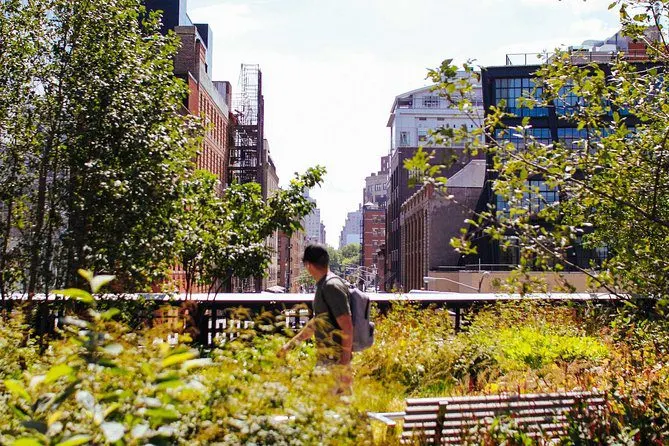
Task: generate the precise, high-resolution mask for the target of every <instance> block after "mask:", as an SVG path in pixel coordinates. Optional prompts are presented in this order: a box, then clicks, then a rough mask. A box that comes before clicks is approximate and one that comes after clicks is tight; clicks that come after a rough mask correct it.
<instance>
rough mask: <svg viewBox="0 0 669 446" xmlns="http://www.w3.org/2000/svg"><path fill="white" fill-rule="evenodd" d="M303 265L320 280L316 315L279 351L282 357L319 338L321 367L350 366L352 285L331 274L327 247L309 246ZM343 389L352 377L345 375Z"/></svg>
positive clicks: (346, 388) (317, 346)
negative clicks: (306, 342)
mask: <svg viewBox="0 0 669 446" xmlns="http://www.w3.org/2000/svg"><path fill="white" fill-rule="evenodd" d="M302 262H303V263H304V267H305V268H306V270H307V272H308V273H309V274H310V275H311V277H313V278H314V280H315V281H316V293H315V295H314V303H313V314H314V318H313V319H312V320H310V321H309V322H308V323H307V324H306V325H305V326H304V328H303V329H302V330H301V331H300V332H299V333H298V334H297V335H295V337H293V338H292V339H291V340H290V341H289V342H287V343H286V344H285V345H284V346H283V347H282V348H281V350H280V351H279V353H278V355H279V357H282V356H285V354H286V353H287V352H288V350H290V349H292V348H293V347H295V346H296V345H297V344H299V343H300V342H302V341H305V340H307V339H309V338H310V337H311V336H314V337H315V341H316V352H317V357H318V364H319V365H321V366H325V367H329V366H335V365H340V366H346V367H345V368H346V369H348V367H349V364H350V362H351V355H352V353H351V352H352V347H353V320H352V318H351V308H350V306H349V291H348V286H347V285H346V283H345V282H344V280H343V279H342V278H340V277H339V276H337V275H336V274H334V273H332V272H331V271H330V256H329V254H328V252H327V250H326V249H325V247H324V246H321V245H309V246H307V247H306V248H305V250H304V256H303V257H302ZM340 381H341V384H342V387H343V389H342V387H340V389H338V392H341V391H342V390H349V388H350V384H351V375H350V372H348V370H346V371H345V372H344V373H342V374H341V377H340Z"/></svg>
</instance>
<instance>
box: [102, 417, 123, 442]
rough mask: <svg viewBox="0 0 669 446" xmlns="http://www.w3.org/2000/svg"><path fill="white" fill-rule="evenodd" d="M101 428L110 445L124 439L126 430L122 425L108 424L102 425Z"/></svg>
mask: <svg viewBox="0 0 669 446" xmlns="http://www.w3.org/2000/svg"><path fill="white" fill-rule="evenodd" d="M100 428H101V429H102V433H103V434H104V435H105V439H107V441H108V442H110V443H114V442H115V441H118V440H120V439H121V438H123V434H125V428H124V427H123V425H122V424H121V423H116V422H106V423H102V425H101V426H100Z"/></svg>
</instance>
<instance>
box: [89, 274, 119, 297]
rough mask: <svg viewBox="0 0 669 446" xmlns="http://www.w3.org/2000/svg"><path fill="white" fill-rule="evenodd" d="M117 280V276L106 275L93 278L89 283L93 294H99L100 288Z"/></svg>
mask: <svg viewBox="0 0 669 446" xmlns="http://www.w3.org/2000/svg"><path fill="white" fill-rule="evenodd" d="M115 278H116V276H111V275H104V274H103V275H99V276H95V277H93V278H92V279H91V280H90V282H89V283H90V284H91V291H92V292H93V293H97V292H98V291H100V288H102V287H103V286H105V285H106V284H108V283H109V282H111V281H112V280H114V279H115Z"/></svg>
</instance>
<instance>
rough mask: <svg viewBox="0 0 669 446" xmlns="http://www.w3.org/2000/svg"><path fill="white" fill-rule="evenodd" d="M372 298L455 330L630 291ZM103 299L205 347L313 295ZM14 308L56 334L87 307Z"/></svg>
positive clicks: (290, 315)
mask: <svg viewBox="0 0 669 446" xmlns="http://www.w3.org/2000/svg"><path fill="white" fill-rule="evenodd" d="M368 295H369V297H370V300H371V301H372V302H373V304H374V305H375V306H376V308H377V309H378V310H379V312H380V313H383V312H386V311H387V310H388V309H389V308H390V307H391V306H392V305H393V303H395V302H411V303H414V304H417V305H420V306H422V307H427V306H434V307H438V308H443V309H445V310H448V314H449V315H450V317H451V318H452V320H453V323H454V327H455V330H456V331H458V330H460V328H461V326H462V315H463V310H468V309H472V308H477V307H480V306H482V305H485V304H489V303H494V302H499V301H512V300H520V299H532V300H543V301H549V302H575V303H579V302H580V303H595V304H598V305H615V304H616V303H618V302H621V301H622V300H624V299H627V298H628V297H629V296H619V295H614V294H607V293H571V294H569V293H551V294H543V293H541V294H528V295H524V296H521V295H518V294H501V293H447V292H436V291H412V292H410V293H400V294H390V293H368ZM97 299H98V302H99V303H100V304H101V305H102V304H104V305H105V306H106V307H123V306H127V310H128V311H134V312H135V313H133V314H132V315H131V316H132V317H134V318H135V319H136V320H135V321H134V323H135V328H136V327H138V326H141V325H143V324H160V325H161V326H163V327H166V328H167V329H168V331H170V332H171V334H170V335H169V336H168V339H170V340H176V339H177V337H178V334H179V333H183V332H189V333H191V334H194V335H195V339H196V341H197V342H198V343H199V344H201V345H204V346H212V345H213V344H214V343H215V342H224V341H225V340H228V339H233V338H235V337H237V336H239V335H240V333H242V332H243V331H244V330H245V329H250V328H254V324H255V323H256V322H255V321H256V320H258V318H261V319H262V318H263V317H264V316H265V315H266V316H267V317H266V319H267V320H268V321H270V320H274V318H275V317H277V316H278V317H279V320H281V321H283V322H282V324H285V326H287V327H289V328H291V329H294V330H297V329H299V328H301V327H302V326H304V324H305V323H306V322H307V321H308V320H309V319H310V318H311V316H312V314H311V310H310V305H311V302H312V300H313V295H311V294H271V293H248V294H243V293H230V294H218V295H216V296H210V295H206V294H195V295H192V296H186V295H183V294H181V295H172V296H170V295H165V294H130V295H122V296H111V295H105V296H99V297H97ZM7 303H8V304H9V305H10V306H11V307H15V306H16V305H19V304H25V305H28V306H32V307H33V309H34V310H35V311H33V312H32V314H33V315H37V317H34V318H33V320H31V321H30V322H31V325H32V326H33V328H34V329H35V330H36V331H37V332H38V333H47V334H48V333H54V332H55V330H56V328H57V327H58V325H59V323H60V321H61V320H62V317H63V316H64V315H65V314H66V313H68V312H77V311H81V310H83V309H84V308H85V307H83V306H82V305H81V304H78V303H77V302H73V301H70V300H63V299H59V298H57V297H56V296H52V295H51V296H48V298H45V297H44V296H43V295H42V296H39V295H38V296H35V297H34V298H33V299H32V300H31V301H28V300H27V299H26V298H25V297H23V296H14V297H13V298H12V299H11V300H9V301H8V302H7Z"/></svg>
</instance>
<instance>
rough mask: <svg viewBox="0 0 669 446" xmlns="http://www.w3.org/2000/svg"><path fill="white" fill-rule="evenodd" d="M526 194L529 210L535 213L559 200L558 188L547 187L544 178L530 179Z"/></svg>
mask: <svg viewBox="0 0 669 446" xmlns="http://www.w3.org/2000/svg"><path fill="white" fill-rule="evenodd" d="M529 187H530V193H529V196H528V201H529V206H530V212H532V213H535V212H539V211H540V210H542V209H544V208H545V207H547V206H551V205H552V204H553V203H557V202H558V201H560V199H559V195H558V190H557V189H555V188H551V187H549V186H548V185H547V184H546V182H545V181H544V180H531V181H530V182H529Z"/></svg>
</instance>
